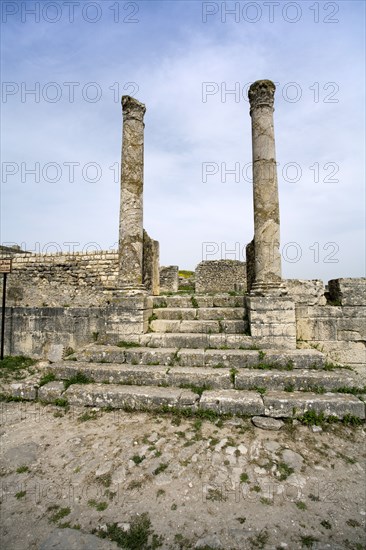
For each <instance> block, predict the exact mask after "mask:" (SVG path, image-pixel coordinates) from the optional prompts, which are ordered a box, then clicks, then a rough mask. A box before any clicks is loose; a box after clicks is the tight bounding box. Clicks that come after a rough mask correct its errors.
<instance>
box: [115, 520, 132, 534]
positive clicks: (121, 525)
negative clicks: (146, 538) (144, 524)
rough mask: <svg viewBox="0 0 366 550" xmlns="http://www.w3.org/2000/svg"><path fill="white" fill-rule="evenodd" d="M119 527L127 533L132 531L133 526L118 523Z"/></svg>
mask: <svg viewBox="0 0 366 550" xmlns="http://www.w3.org/2000/svg"><path fill="white" fill-rule="evenodd" d="M117 527H119V528H120V529H122V531H124V532H125V533H126V532H127V531H129V530H130V527H131V525H130V524H129V523H123V522H122V523H117Z"/></svg>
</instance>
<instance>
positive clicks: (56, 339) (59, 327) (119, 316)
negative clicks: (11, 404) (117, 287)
mask: <svg viewBox="0 0 366 550" xmlns="http://www.w3.org/2000/svg"><path fill="white" fill-rule="evenodd" d="M151 313H152V298H150V297H142V296H134V297H121V298H115V303H113V304H111V305H108V306H104V307H89V308H86V307H84V308H74V307H70V308H63V307H52V308H51V307H43V308H36V307H11V308H10V307H7V308H6V314H5V354H6V355H21V354H24V355H28V356H31V357H35V358H48V359H50V360H51V361H57V360H60V359H61V358H62V354H63V351H64V350H65V349H66V348H73V349H78V348H80V347H82V346H85V345H87V344H90V343H93V342H94V343H95V342H101V343H110V344H117V343H118V342H119V341H121V340H124V341H135V342H136V341H138V337H139V335H140V334H144V333H145V332H147V329H148V319H149V316H150V315H151Z"/></svg>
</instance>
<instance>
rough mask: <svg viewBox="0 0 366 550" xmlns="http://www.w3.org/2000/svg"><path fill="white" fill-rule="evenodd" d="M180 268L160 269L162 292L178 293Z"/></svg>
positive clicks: (171, 266)
mask: <svg viewBox="0 0 366 550" xmlns="http://www.w3.org/2000/svg"><path fill="white" fill-rule="evenodd" d="M178 270H179V268H178V266H177V265H169V266H167V267H165V266H162V267H161V268H160V292H178Z"/></svg>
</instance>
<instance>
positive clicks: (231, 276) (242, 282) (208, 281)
mask: <svg viewBox="0 0 366 550" xmlns="http://www.w3.org/2000/svg"><path fill="white" fill-rule="evenodd" d="M246 282H247V279H246V264H245V262H240V261H238V260H213V261H203V262H201V263H199V264H198V266H197V267H196V292H197V293H198V294H201V293H205V292H230V291H244V290H246V288H247V285H246Z"/></svg>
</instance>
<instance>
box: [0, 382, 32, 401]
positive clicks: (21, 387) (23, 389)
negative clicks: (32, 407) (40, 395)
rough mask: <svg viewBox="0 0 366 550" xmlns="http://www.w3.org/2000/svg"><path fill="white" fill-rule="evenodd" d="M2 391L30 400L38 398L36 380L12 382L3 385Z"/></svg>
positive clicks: (0, 389) (9, 395) (7, 394)
mask: <svg viewBox="0 0 366 550" xmlns="http://www.w3.org/2000/svg"><path fill="white" fill-rule="evenodd" d="M0 393H3V394H5V395H6V396H8V397H18V398H20V399H25V400H29V401H33V400H35V399H37V388H36V387H35V384H34V382H12V383H10V384H6V385H4V386H1V388H0Z"/></svg>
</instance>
